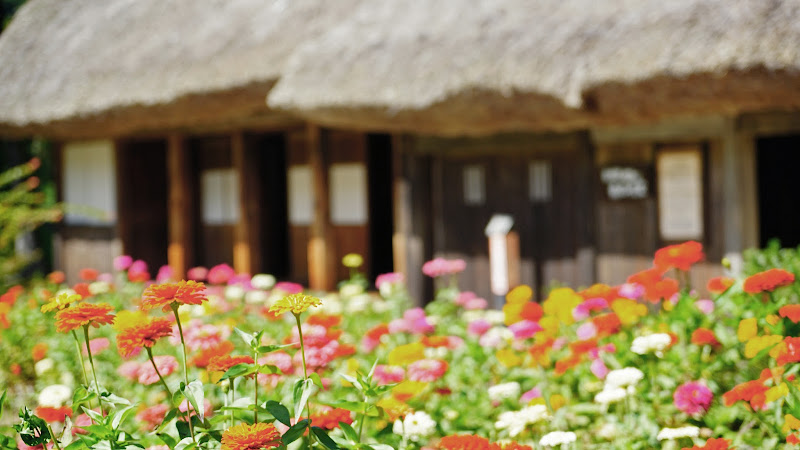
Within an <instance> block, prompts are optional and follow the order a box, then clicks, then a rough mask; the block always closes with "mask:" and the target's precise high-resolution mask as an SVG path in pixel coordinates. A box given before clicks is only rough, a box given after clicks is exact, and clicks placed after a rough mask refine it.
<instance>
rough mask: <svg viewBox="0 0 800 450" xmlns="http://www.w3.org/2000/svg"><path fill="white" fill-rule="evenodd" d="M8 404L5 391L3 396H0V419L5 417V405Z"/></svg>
mask: <svg viewBox="0 0 800 450" xmlns="http://www.w3.org/2000/svg"><path fill="white" fill-rule="evenodd" d="M5 402H6V391H5V390H4V391H3V395H0V417H3V405H4V404H5Z"/></svg>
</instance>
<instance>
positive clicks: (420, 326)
mask: <svg viewBox="0 0 800 450" xmlns="http://www.w3.org/2000/svg"><path fill="white" fill-rule="evenodd" d="M403 320H405V321H406V326H407V327H408V331H410V332H412V333H417V334H425V333H433V330H434V328H433V325H431V324H430V323H429V322H428V318H427V317H425V310H424V309H422V308H412V309H409V310H407V311H406V312H405V313H404V314H403Z"/></svg>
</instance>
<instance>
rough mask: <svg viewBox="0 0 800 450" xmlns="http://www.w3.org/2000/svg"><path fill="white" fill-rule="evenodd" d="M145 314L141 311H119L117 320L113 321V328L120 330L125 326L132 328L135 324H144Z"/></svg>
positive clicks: (146, 319)
mask: <svg viewBox="0 0 800 450" xmlns="http://www.w3.org/2000/svg"><path fill="white" fill-rule="evenodd" d="M148 320H149V319H148V318H147V314H145V313H143V312H142V311H138V310H137V311H128V310H124V311H120V312H119V313H118V314H117V320H115V321H114V329H115V330H117V331H122V330H124V329H126V328H133V327H135V326H137V325H144V324H146V323H147V322H148Z"/></svg>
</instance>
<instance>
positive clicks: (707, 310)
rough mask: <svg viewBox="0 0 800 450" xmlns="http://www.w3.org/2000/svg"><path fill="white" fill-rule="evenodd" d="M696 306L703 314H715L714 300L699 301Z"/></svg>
mask: <svg viewBox="0 0 800 450" xmlns="http://www.w3.org/2000/svg"><path fill="white" fill-rule="evenodd" d="M694 304H695V306H697V309H699V310H700V311H701V312H702V313H703V314H711V313H713V312H714V302H713V301H712V300H708V299H703V300H697V301H696V302H694Z"/></svg>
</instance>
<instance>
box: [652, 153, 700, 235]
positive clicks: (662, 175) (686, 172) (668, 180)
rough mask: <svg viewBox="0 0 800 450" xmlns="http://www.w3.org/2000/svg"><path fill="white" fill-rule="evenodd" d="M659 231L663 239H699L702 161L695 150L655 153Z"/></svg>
mask: <svg viewBox="0 0 800 450" xmlns="http://www.w3.org/2000/svg"><path fill="white" fill-rule="evenodd" d="M656 176H657V178H658V212H659V231H660V232H661V237H662V238H663V239H665V240H670V241H671V240H684V239H702V238H703V160H702V155H701V152H700V151H699V150H697V149H696V148H694V147H690V148H688V149H687V150H681V151H668V152H662V153H659V154H658V159H657V161H656Z"/></svg>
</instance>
